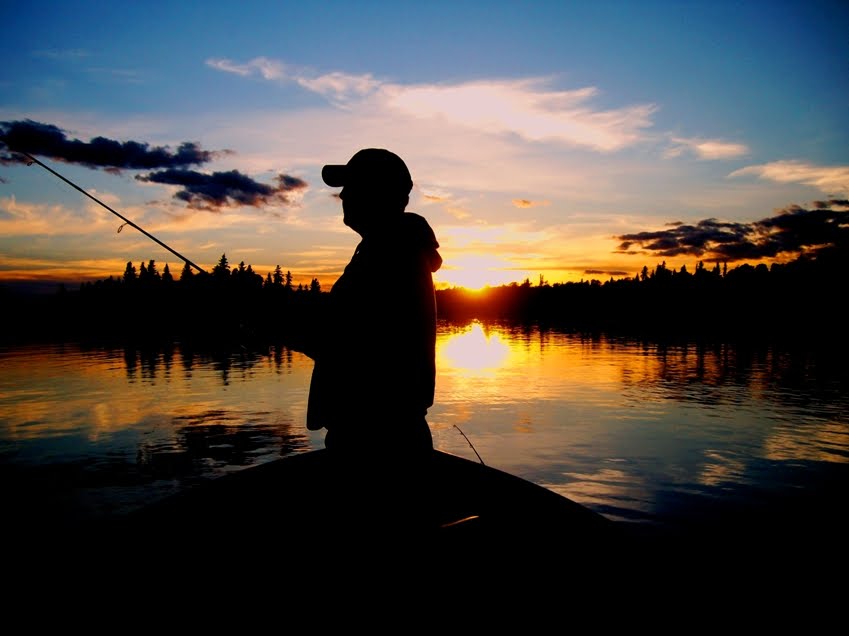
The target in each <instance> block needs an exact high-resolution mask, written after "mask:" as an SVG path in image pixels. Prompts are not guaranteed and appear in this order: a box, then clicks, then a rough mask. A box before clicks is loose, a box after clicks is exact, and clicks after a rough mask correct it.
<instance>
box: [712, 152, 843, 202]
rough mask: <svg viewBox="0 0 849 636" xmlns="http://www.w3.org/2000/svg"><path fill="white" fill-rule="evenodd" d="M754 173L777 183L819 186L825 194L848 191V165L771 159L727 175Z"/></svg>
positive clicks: (737, 175) (738, 175) (735, 175)
mask: <svg viewBox="0 0 849 636" xmlns="http://www.w3.org/2000/svg"><path fill="white" fill-rule="evenodd" d="M748 175H755V176H756V177H760V178H761V179H767V180H769V181H776V182H778V183H803V184H805V185H810V186H814V187H816V188H819V189H820V190H821V191H822V192H824V193H826V194H831V193H835V194H838V193H847V192H849V166H817V165H814V164H810V163H806V162H804V161H791V160H788V161H773V162H771V163H765V164H761V165H757V166H747V167H745V168H740V169H739V170H735V171H734V172H732V173H731V174H730V175H728V176H729V177H743V176H748Z"/></svg>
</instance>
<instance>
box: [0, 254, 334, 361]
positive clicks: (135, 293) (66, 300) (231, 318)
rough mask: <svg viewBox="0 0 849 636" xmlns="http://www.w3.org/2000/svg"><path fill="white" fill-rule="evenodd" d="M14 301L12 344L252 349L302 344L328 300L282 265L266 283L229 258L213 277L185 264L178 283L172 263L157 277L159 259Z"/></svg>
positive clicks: (224, 258) (315, 285) (10, 328)
mask: <svg viewBox="0 0 849 636" xmlns="http://www.w3.org/2000/svg"><path fill="white" fill-rule="evenodd" d="M13 300H14V305H15V307H16V310H15V312H14V313H13V314H12V315H11V316H9V315H7V316H6V317H5V318H6V320H5V321H4V322H5V323H6V324H5V326H4V332H5V334H6V335H7V337H9V336H11V337H12V338H18V339H19V338H26V339H41V340H53V339H59V340H66V339H79V340H99V341H106V342H128V341H130V342H132V341H144V342H150V343H152V342H157V341H166V340H168V341H171V340H180V341H184V342H188V341H192V342H198V343H215V344H219V345H222V346H232V345H240V346H249V345H254V344H258V343H267V342H277V343H280V342H284V341H285V342H291V343H296V342H298V341H299V339H300V337H301V336H300V335H299V334H303V333H304V332H305V330H306V329H308V328H309V327H310V325H311V324H312V322H311V321H312V320H313V317H314V316H316V315H317V313H318V312H319V311H320V310H321V305H322V303H324V302H326V301H327V294H326V293H324V292H322V290H321V284H320V283H319V281H318V280H317V279H313V280H312V281H311V284H310V285H309V286H304V285H297V286H294V285H293V284H292V274H291V273H290V272H288V271H287V272H283V270H282V268H281V267H280V266H277V267H276V269H275V270H274V272H269V273H268V274H267V275H266V276H265V277H263V276H262V275H260V274H258V273H256V272H255V271H254V270H253V268H252V267H251V266H250V265H245V263H244V262H241V263H239V265H238V266H236V267H232V268H231V266H230V263H229V261H228V259H227V255H226V253H225V254H222V256H221V259H220V260H219V262H218V264H217V265H215V267H214V268H213V269H212V271H211V272H210V273H202V272H195V271H193V270H192V269H191V267H189V265H188V264H186V265H184V267H183V269H182V271H181V272H180V273H179V275H178V276H177V277H175V276H174V275H173V274H172V273H171V271H170V268H169V266H168V265H167V264H166V265H165V267H164V268H163V270H162V271H161V272H160V271H159V269H158V267H157V264H156V261H155V260H149V261H148V262H147V263H146V264H145V263H144V262H142V263H140V265H139V267H138V268H136V266H135V265H134V264H133V263H132V262H128V263H127V267H126V269H125V270H124V273H123V275H122V276H121V277H120V278H119V277H115V276H110V277H109V278H107V279H104V280H99V281H95V282H85V283H82V284H81V285H80V288H79V291H70V290H67V289H66V288H65V287H64V286H60V288H59V289H58V291H57V292H56V293H55V294H53V295H49V296H43V295H41V296H35V295H31V296H26V295H23V296H22V295H17V296H16V297H15V298H14V299H13ZM10 318H11V322H13V323H14V324H9V323H10Z"/></svg>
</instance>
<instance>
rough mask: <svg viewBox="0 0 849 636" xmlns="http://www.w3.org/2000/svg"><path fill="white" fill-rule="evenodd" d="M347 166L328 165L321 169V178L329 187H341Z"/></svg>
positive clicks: (343, 183)
mask: <svg viewBox="0 0 849 636" xmlns="http://www.w3.org/2000/svg"><path fill="white" fill-rule="evenodd" d="M345 168H347V166H344V165H328V166H324V167H323V168H322V169H321V178H322V180H323V181H324V182H325V183H326V184H327V185H329V186H330V187H331V188H342V187H344V186H345V173H346V170H345Z"/></svg>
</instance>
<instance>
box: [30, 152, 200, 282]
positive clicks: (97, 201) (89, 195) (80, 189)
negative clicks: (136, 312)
mask: <svg viewBox="0 0 849 636" xmlns="http://www.w3.org/2000/svg"><path fill="white" fill-rule="evenodd" d="M14 152H17V153H18V154H21V155H23V156H24V157H27V159H29V161H28V162H27V165H28V166H31V165H32V164H33V163H37V164H38V165H39V166H41V167H42V168H44V169H45V170H47V171H48V172H50V173H51V174H53V175H54V176H57V177H59V178H60V179H61V180H62V181H64V182H65V183H67V184H68V185H69V186H71V187H72V188H74V189H75V190H79V191H80V192H82V193H83V194H84V195H86V196H87V197H88V198H89V199H91V200H92V201H94V202H95V203H97V204H98V205H101V206H103V207H104V208H106V209H107V210H109V211H110V212H111V213H112V214H114V215H115V216H117V217H118V218H119V219H121V220H122V221H124V223H123V224H122V225H121V227H119V228H118V232H119V233H120V232H121V230H123V229H124V225H129V226H132V227H134V228H136V229H137V230H138V231H139V232H141V233H142V234H144V235H145V236H146V237H147V238H149V239H151V240H152V241H155V242H156V243H157V244H159V245H161V246H162V247H164V248H165V249H166V250H168V251H169V252H171V253H172V254H173V255H174V256H176V257H177V258H179V259H180V260H182V261H183V262H185V263H186V264H187V265H189V266H191V267H194V268H195V269H196V270H198V271H199V272H200V273H201V274H206V273H207V272H206V270H204V269H203V268H202V267H200V266H199V265H196V264H195V263H193V262H192V261H190V260H189V259H188V258H186V257H185V256H183V255H182V254H180V253H179V252H178V251H176V250H174V249H172V248H170V247H168V246H167V245H166V244H165V243H163V242H162V241H160V240H159V239H158V238H156V237H155V236H154V235H153V234H151V233H150V232H147V231H146V230H144V229H142V228H141V227H139V226H138V225H136V224H135V223H133V222H132V221H131V220H130V219H128V218H127V217H125V216H123V215H122V214H120V213H118V212H116V211H115V210H113V209H112V208H110V207H109V206H108V205H106V204H105V203H104V202H103V201H101V200H100V199H98V198H97V197H95V196H93V195H91V194H89V193H88V192H86V191H85V190H83V189H82V188H81V187H80V186H78V185H77V184H76V183H74V182H73V181H71V180H70V179H66V178H65V177H63V176H62V175H61V174H59V173H58V172H56V171H55V170H54V169H53V168H51V167H50V166H47V165H45V164H43V163H42V162H41V161H39V160H38V159H36V158H35V157H33V156H32V155H31V154H29V153H27V152H22V151H20V150H15V151H14Z"/></svg>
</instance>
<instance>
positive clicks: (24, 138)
mask: <svg viewBox="0 0 849 636" xmlns="http://www.w3.org/2000/svg"><path fill="white" fill-rule="evenodd" d="M0 143H2V144H4V145H5V146H6V149H5V150H0V163H4V164H8V163H17V162H20V161H23V158H21V157H18V156H16V155H14V154H12V153H13V152H14V151H20V152H26V153H28V154H30V155H43V156H46V157H50V158H51V159H57V160H59V161H65V162H68V163H79V164H81V165H84V166H87V167H89V168H105V169H107V170H116V171H117V170H122V169H142V170H150V169H156V168H169V167H182V166H191V165H199V164H202V163H206V162H208V161H211V160H212V159H214V158H215V157H216V156H217V155H218V154H220V153H216V152H211V151H208V150H202V149H201V148H200V146H199V145H198V144H196V143H191V142H185V143H182V144H180V146H179V147H178V148H177V150H176V151H174V152H172V151H171V150H170V149H169V148H167V147H162V146H156V147H153V148H151V147H150V146H149V145H148V144H146V143H141V142H138V141H126V142H120V141H114V140H112V139H107V138H106V137H94V138H93V139H92V140H91V141H89V142H84V141H80V140H79V139H69V138H68V137H67V135H66V133H65V131H63V130H62V129H61V128H58V127H57V126H53V125H51V124H43V123H40V122H37V121H32V120H30V119H27V120H24V121H4V122H0ZM10 151H11V152H10Z"/></svg>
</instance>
